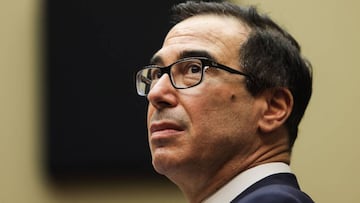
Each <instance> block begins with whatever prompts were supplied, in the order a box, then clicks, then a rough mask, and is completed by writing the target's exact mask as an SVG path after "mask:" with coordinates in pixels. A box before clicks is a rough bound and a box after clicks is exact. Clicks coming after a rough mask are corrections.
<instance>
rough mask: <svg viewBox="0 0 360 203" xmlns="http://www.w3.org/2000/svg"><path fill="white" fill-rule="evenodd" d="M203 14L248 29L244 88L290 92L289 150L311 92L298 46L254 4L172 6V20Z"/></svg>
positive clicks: (241, 52)
mask: <svg viewBox="0 0 360 203" xmlns="http://www.w3.org/2000/svg"><path fill="white" fill-rule="evenodd" d="M202 14H214V15H220V16H233V17H236V18H238V19H239V20H240V21H241V22H243V23H245V24H246V25H247V26H248V27H249V28H250V33H249V35H248V38H247V39H246V40H245V42H243V43H242V44H240V45H239V46H240V47H239V48H240V49H239V56H240V66H241V67H242V69H243V71H244V72H246V73H247V74H249V75H251V76H252V78H253V79H252V80H248V81H247V89H248V91H249V92H250V93H251V94H253V95H256V94H259V93H260V92H262V91H264V90H266V89H269V88H276V87H285V88H288V89H289V90H290V91H291V93H292V95H293V98H294V107H293V110H292V112H291V114H290V116H289V118H288V119H287V121H286V123H285V126H286V128H287V130H288V134H289V147H290V150H291V149H292V147H293V145H294V142H295V140H296V138H297V134H298V125H299V123H300V121H301V119H302V117H303V115H304V113H305V109H306V107H307V105H308V103H309V100H310V97H311V94H312V65H311V63H310V62H309V61H308V60H307V59H306V58H305V57H303V56H302V54H301V48H300V45H299V44H298V42H297V41H296V40H295V39H294V38H293V37H292V36H291V35H290V34H289V33H288V32H287V31H286V30H284V29H283V28H281V27H280V26H279V25H278V24H276V23H275V22H274V21H273V20H272V19H271V18H270V17H269V16H268V15H266V14H260V13H259V12H258V10H257V8H256V7H255V6H240V5H237V4H233V3H229V2H226V1H222V2H205V1H187V2H184V3H180V4H177V5H175V6H174V7H173V8H172V23H173V24H177V23H179V22H181V21H183V20H185V19H187V18H189V17H192V16H196V15H202Z"/></svg>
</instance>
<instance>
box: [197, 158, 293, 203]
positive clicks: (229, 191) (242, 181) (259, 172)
mask: <svg viewBox="0 0 360 203" xmlns="http://www.w3.org/2000/svg"><path fill="white" fill-rule="evenodd" d="M276 173H291V170H290V166H289V165H288V164H285V163H282V162H273V163H266V164H262V165H258V166H255V167H253V168H250V169H248V170H246V171H244V172H242V173H240V174H238V175H237V176H235V177H234V178H233V179H232V180H231V181H230V182H228V183H226V184H225V185H224V186H223V187H221V188H220V189H219V190H218V191H217V192H215V193H214V194H213V195H211V196H210V197H209V198H207V199H206V200H205V201H203V203H219V202H230V201H231V200H233V199H234V198H235V197H236V196H237V195H239V194H240V193H242V192H243V191H244V190H246V189H247V188H248V187H250V186H251V185H252V184H254V183H256V182H257V181H259V180H261V179H263V178H265V177H267V176H270V175H273V174H276Z"/></svg>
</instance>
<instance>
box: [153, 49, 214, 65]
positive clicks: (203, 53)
mask: <svg viewBox="0 0 360 203" xmlns="http://www.w3.org/2000/svg"><path fill="white" fill-rule="evenodd" d="M188 57H205V58H208V59H211V60H214V57H213V56H212V55H211V54H210V53H209V52H208V51H205V50H190V51H182V52H181V53H180V54H179V56H178V59H177V60H179V59H183V58H188ZM150 64H162V65H163V64H164V60H163V58H162V57H161V56H160V55H155V56H153V57H152V58H151V59H150Z"/></svg>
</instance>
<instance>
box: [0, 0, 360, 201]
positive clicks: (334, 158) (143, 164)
mask: <svg viewBox="0 0 360 203" xmlns="http://www.w3.org/2000/svg"><path fill="white" fill-rule="evenodd" d="M50 2H51V3H50ZM146 2H147V1H146ZM146 2H145V3H144V2H141V3H140V2H139V3H137V4H136V3H130V4H126V6H125V5H122V4H121V3H120V2H117V1H95V0H91V1H74V0H73V1H69V0H67V1H65V0H64V1H60V0H54V1H50V0H48V1H45V0H42V1H41V0H17V1H10V0H2V1H0V180H1V181H0V202H1V203H3V202H4V203H65V202H78V203H85V202H86V203H98V202H102V203H112V202H117V203H118V202H124V203H131V202H145V201H146V202H166V203H168V202H174V203H177V202H179V203H180V202H183V203H184V202H185V199H184V198H183V196H182V194H181V193H180V192H179V191H178V189H177V188H176V187H175V186H174V185H173V184H171V183H169V182H168V181H167V180H166V179H165V178H163V177H161V176H159V175H157V174H154V173H153V171H152V168H151V166H150V163H149V151H148V149H147V143H146V135H145V131H144V130H145V126H144V120H143V119H144V118H143V117H144V116H145V114H144V113H145V112H144V109H143V108H145V103H144V102H143V100H141V99H139V98H138V97H137V96H136V94H135V89H132V88H134V87H133V81H132V78H130V76H132V73H133V70H135V69H136V68H137V66H141V65H144V64H146V63H147V60H148V57H150V55H151V54H152V52H153V51H154V50H156V49H158V48H159V47H160V46H161V41H162V37H163V35H165V32H166V30H167V29H168V27H166V26H168V24H167V20H168V19H167V14H168V13H167V12H168V8H169V7H170V5H171V3H175V2H176V1H173V2H160V1H159V3H156V2H152V3H150V2H147V3H146ZM177 2H180V1H177ZM235 2H237V3H239V4H250V3H251V4H255V5H257V6H258V8H259V9H260V10H262V11H264V12H265V13H267V14H269V15H270V16H272V17H273V18H274V19H275V20H276V21H277V22H278V23H279V24H280V25H282V26H284V27H285V28H286V29H287V30H288V31H289V32H290V33H292V34H293V36H294V37H295V38H296V39H297V40H298V41H299V43H300V44H301V46H302V49H303V53H304V55H305V56H306V57H307V58H308V59H309V60H310V61H311V62H312V64H313V67H314V91H313V96H312V99H311V101H310V104H309V108H308V109H307V112H306V114H305V117H304V119H303V121H302V123H301V125H300V132H299V138H298V140H297V142H296V144H295V148H294V152H293V161H292V169H293V171H294V172H295V173H296V174H297V175H298V178H299V181H300V184H301V185H302V188H303V190H304V191H306V192H307V193H308V194H310V195H311V196H312V197H313V198H314V200H315V201H316V202H327V203H333V202H334V203H335V202H359V201H360V194H359V192H358V188H360V176H359V175H358V171H360V164H359V163H357V161H356V160H357V159H356V157H357V155H359V154H360V148H359V147H358V145H359V144H360V138H359V136H357V134H359V131H360V125H359V124H358V122H359V121H360V120H359V118H358V115H359V114H360V107H359V104H360V91H358V90H356V89H357V88H359V87H360V81H359V79H358V75H359V74H360V70H359V67H360V66H359V65H360V62H359V61H358V60H357V59H358V58H357V57H359V53H360V51H359V47H360V39H359V37H358V36H360V25H359V23H358V22H357V20H358V19H360V14H359V13H358V10H359V9H360V3H359V2H357V1H355V0H344V1H336V0H328V1H325V0H323V1H310V0H304V1H299V2H294V1H287V0H263V1H260V0H251V1H250V0H249V1H245V0H238V1H235ZM138 18H140V19H138ZM141 18H144V19H143V20H142V19H141ZM145 22H146V23H145ZM45 25H47V26H45ZM105 73H106V74H105ZM95 76H96V77H95ZM126 76H129V77H126ZM110 90H111V91H110ZM116 91H118V92H117V93H116V94H115V93H114V92H116ZM135 107H136V108H135ZM124 120H125V121H124ZM81 123H83V124H81ZM84 123H85V124H84ZM129 125H136V126H137V127H136V128H131V127H130V126H129ZM99 129H100V130H101V131H99Z"/></svg>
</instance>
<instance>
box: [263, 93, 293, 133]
mask: <svg viewBox="0 0 360 203" xmlns="http://www.w3.org/2000/svg"><path fill="white" fill-rule="evenodd" d="M263 96H264V97H265V99H266V108H265V111H264V113H263V115H262V118H261V119H260V120H259V128H260V131H261V132H263V133H270V132H272V131H274V130H275V129H277V128H279V127H280V126H281V125H283V124H284V123H285V122H286V120H287V118H288V117H289V115H290V113H291V111H292V108H293V105H294V99H293V96H292V94H291V92H290V90H289V89H287V88H274V89H271V90H266V91H265V92H264V93H263Z"/></svg>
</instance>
